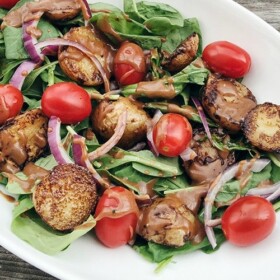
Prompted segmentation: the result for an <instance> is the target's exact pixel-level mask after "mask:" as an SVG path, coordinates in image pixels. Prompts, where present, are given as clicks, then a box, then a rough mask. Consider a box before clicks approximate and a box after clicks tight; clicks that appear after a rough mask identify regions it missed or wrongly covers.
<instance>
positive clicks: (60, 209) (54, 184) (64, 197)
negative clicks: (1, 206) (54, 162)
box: [33, 164, 97, 231]
mask: <svg viewBox="0 0 280 280" xmlns="http://www.w3.org/2000/svg"><path fill="white" fill-rule="evenodd" d="M33 202H34V207H35V210H36V212H37V213H38V214H39V215H40V216H41V218H42V220H43V221H45V222H46V223H47V224H48V225H49V226H51V227H52V228H54V229H56V230H60V231H64V230H71V229H74V228H75V227H76V226H78V225H80V224H82V223H83V222H84V221H85V220H86V219H87V218H88V217H89V215H90V214H91V213H92V211H93V209H94V207H95V204H96V202H97V192H96V185H95V181H94V178H93V175H92V174H91V173H90V171H89V170H88V169H86V168H84V167H81V166H78V165H75V164H62V165H58V166H56V167H54V169H53V170H52V171H51V173H50V174H49V175H47V176H45V177H44V178H43V179H42V180H41V182H40V183H39V184H38V185H37V186H36V188H35V191H34V193H33Z"/></svg>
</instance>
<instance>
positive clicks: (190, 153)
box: [180, 147, 197, 161]
mask: <svg viewBox="0 0 280 280" xmlns="http://www.w3.org/2000/svg"><path fill="white" fill-rule="evenodd" d="M180 157H181V158H182V160H183V161H189V160H193V159H195V158H196V157H197V154H196V152H195V151H194V150H192V149H191V148H189V147H188V148H186V150H185V151H183V152H182V153H181V154H180Z"/></svg>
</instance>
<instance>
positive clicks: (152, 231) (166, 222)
mask: <svg viewBox="0 0 280 280" xmlns="http://www.w3.org/2000/svg"><path fill="white" fill-rule="evenodd" d="M137 233H138V234H139V235H140V236H142V237H143V238H145V239H146V240H148V241H153V242H155V243H158V244H163V245H167V246H172V247H180V246H183V245H184V244H185V243H186V241H193V240H194V239H196V238H197V236H198V235H203V233H204V232H203V231H202V227H201V224H200V222H199V220H198V218H197V217H196V216H195V215H194V214H193V213H192V211H191V210H189V209H188V208H187V207H186V206H185V205H184V203H183V202H182V201H181V200H180V199H179V198H178V197H176V196H166V197H164V198H156V199H155V200H154V201H153V203H152V204H151V205H149V206H147V207H145V208H144V209H143V210H142V213H141V214H140V219H139V225H138V229H137Z"/></svg>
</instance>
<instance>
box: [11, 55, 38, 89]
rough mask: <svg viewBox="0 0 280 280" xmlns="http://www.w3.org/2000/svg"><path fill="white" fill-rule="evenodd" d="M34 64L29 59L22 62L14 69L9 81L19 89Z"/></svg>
mask: <svg viewBox="0 0 280 280" xmlns="http://www.w3.org/2000/svg"><path fill="white" fill-rule="evenodd" d="M36 66H37V63H35V62H33V61H30V60H26V61H24V62H22V63H21V64H20V66H19V67H18V68H17V69H16V71H15V73H14V74H13V76H12V78H11V79H10V82H9V83H10V84H11V85H13V86H14V87H16V88H18V89H19V90H21V88H22V85H23V83H24V80H25V78H26V77H27V76H28V74H29V73H30V72H31V71H33V70H34V69H35V68H36Z"/></svg>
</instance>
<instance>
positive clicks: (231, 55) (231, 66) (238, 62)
mask: <svg viewBox="0 0 280 280" xmlns="http://www.w3.org/2000/svg"><path fill="white" fill-rule="evenodd" d="M202 59H203V60H204V62H205V63H206V65H207V67H208V68H209V69H210V70H212V71H213V72H217V73H220V74H222V75H224V76H227V77H230V78H234V79H237V78H241V77H243V76H245V75H246V74H247V73H248V71H249V70H250V67H251V57H250V55H249V54H248V53H247V52H246V51H245V50H244V49H242V48H240V47H239V46H237V45H234V44H232V43H230V42H227V41H217V42H213V43H211V44H209V45H208V46H206V47H205V49H204V50H203V52H202Z"/></svg>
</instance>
